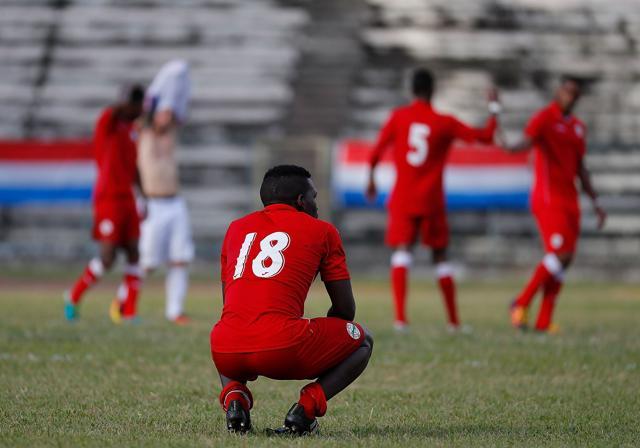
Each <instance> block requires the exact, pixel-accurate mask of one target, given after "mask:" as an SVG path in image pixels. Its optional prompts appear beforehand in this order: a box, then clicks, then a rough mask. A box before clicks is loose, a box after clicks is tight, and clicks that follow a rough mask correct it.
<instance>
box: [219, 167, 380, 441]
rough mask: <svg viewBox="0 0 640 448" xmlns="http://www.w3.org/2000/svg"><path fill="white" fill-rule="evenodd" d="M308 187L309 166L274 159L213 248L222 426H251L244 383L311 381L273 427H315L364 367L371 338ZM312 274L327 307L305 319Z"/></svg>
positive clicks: (338, 249) (337, 243) (335, 242)
mask: <svg viewBox="0 0 640 448" xmlns="http://www.w3.org/2000/svg"><path fill="white" fill-rule="evenodd" d="M316 195H317V192H316V189H315V187H314V184H313V182H312V180H311V175H310V174H309V172H308V171H307V170H305V169H304V168H301V167H297V166H292V165H282V166H277V167H274V168H272V169H270V170H269V171H267V173H266V174H265V176H264V180H263V182H262V186H261V188H260V198H261V200H262V203H263V204H264V209H262V210H260V211H257V212H254V213H252V214H250V215H247V216H245V217H244V218H241V219H239V220H237V221H234V222H232V223H231V225H230V226H229V229H228V230H227V234H226V236H225V239H224V242H223V246H222V255H221V265H222V266H221V280H222V288H223V303H224V306H223V310H222V317H221V319H220V321H219V322H218V323H217V324H216V325H215V326H214V327H213V330H212V331H211V353H212V357H213V361H214V363H215V366H216V368H217V370H218V372H219V374H220V379H221V381H222V391H221V393H220V404H221V405H222V408H223V409H224V410H225V412H226V418H227V428H228V429H229V430H230V431H241V432H244V431H247V430H249V429H250V428H251V420H250V416H249V411H250V409H251V407H252V406H253V398H252V395H251V392H250V391H249V389H248V387H247V381H253V380H255V379H257V378H258V376H265V377H268V378H272V379H276V380H302V379H310V380H311V379H315V381H313V382H311V383H309V384H307V385H306V386H304V387H303V388H302V390H301V391H300V398H299V400H298V401H297V403H294V405H293V406H292V407H291V409H290V410H289V412H288V413H287V415H286V417H285V420H284V426H283V427H282V428H281V429H279V430H277V432H279V433H289V434H294V435H303V434H308V433H311V432H313V431H314V430H315V429H316V428H317V426H318V422H317V417H321V416H323V415H324V414H325V412H326V410H327V400H329V399H331V398H332V397H334V396H335V395H336V394H338V393H339V392H340V391H342V390H343V389H344V388H345V387H347V386H348V385H349V384H351V383H352V382H353V381H354V380H355V379H356V378H358V376H360V374H361V373H362V372H363V371H364V369H365V367H366V366H367V363H368V362H369V358H370V356H371V351H372V348H373V339H372V337H371V335H370V334H369V333H368V331H367V330H366V329H364V327H362V326H361V325H360V324H357V323H355V322H353V318H354V316H355V311H356V309H355V301H354V298H353V293H352V290H351V281H350V279H349V271H348V270H347V264H346V259H345V253H344V249H343V247H342V242H341V240H340V236H339V234H338V231H337V230H336V229H335V227H333V226H332V225H331V224H329V223H327V222H324V221H321V220H319V219H317V216H318V210H317V205H316V199H315V198H316ZM318 273H320V275H321V278H322V281H323V282H324V284H325V288H326V290H327V293H328V294H329V298H330V299H331V307H330V308H329V311H328V313H327V317H319V318H315V319H306V318H303V314H304V302H305V300H306V296H307V293H308V291H309V287H310V286H311V283H312V282H313V280H314V279H315V277H316V275H317V274H318Z"/></svg>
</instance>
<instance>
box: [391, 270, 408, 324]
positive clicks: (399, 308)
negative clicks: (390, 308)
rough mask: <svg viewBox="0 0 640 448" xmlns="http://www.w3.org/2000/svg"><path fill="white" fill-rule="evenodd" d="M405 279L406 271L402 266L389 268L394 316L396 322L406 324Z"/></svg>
mask: <svg viewBox="0 0 640 448" xmlns="http://www.w3.org/2000/svg"><path fill="white" fill-rule="evenodd" d="M407 277H408V269H407V268H406V267H404V266H393V267H392V268H391V288H392V290H393V304H394V309H395V314H396V322H399V323H406V322H407V315H406V306H407Z"/></svg>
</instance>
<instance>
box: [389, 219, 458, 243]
mask: <svg viewBox="0 0 640 448" xmlns="http://www.w3.org/2000/svg"><path fill="white" fill-rule="evenodd" d="M418 234H420V241H421V243H422V244H424V245H425V246H429V247H431V248H433V249H443V248H445V247H447V246H448V245H449V224H448V223H447V214H446V212H444V211H443V212H441V213H437V214H433V215H428V216H416V215H409V214H406V213H402V212H397V211H391V210H390V211H389V221H388V224H387V234H386V236H385V242H386V244H387V245H388V246H391V247H396V246H400V245H405V244H407V245H410V244H413V243H414V242H415V241H416V238H417V237H418Z"/></svg>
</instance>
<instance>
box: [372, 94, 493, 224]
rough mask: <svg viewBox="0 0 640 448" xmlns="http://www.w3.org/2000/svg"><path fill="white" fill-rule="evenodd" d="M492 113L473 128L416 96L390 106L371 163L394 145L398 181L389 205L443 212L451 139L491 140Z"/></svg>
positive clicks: (411, 211)
mask: <svg viewBox="0 0 640 448" xmlns="http://www.w3.org/2000/svg"><path fill="white" fill-rule="evenodd" d="M495 129H496V119H495V118H494V117H491V118H490V119H489V120H488V121H487V124H486V126H485V127H484V128H471V127H469V126H467V125H465V124H463V123H461V122H460V121H458V120H457V119H456V118H454V117H452V116H449V115H442V114H440V113H438V112H437V111H435V110H434V109H433V108H432V107H431V104H429V103H427V102H425V101H422V100H415V101H413V102H412V103H410V104H408V105H406V106H404V107H400V108H398V109H396V110H394V111H393V113H392V114H391V117H390V118H389V120H388V121H387V123H386V124H385V125H384V127H383V128H382V130H381V131H380V135H379V136H378V140H377V142H376V144H375V146H374V150H373V154H372V156H371V161H370V163H371V166H372V167H374V166H375V165H376V164H377V163H378V161H379V160H380V158H381V156H382V154H383V152H384V151H385V150H386V149H387V148H388V147H389V146H392V147H393V151H394V152H393V155H394V162H395V166H396V183H395V186H394V188H393V191H392V193H391V197H390V199H389V210H391V211H392V212H393V211H396V210H397V211H400V212H403V213H406V214H410V215H418V216H426V215H431V214H437V213H441V212H444V210H445V199H444V188H443V174H444V166H445V163H446V160H447V155H448V152H449V148H450V147H451V143H452V142H453V141H454V140H455V139H461V140H465V141H480V142H485V143H491V142H492V141H493V133H494V131H495Z"/></svg>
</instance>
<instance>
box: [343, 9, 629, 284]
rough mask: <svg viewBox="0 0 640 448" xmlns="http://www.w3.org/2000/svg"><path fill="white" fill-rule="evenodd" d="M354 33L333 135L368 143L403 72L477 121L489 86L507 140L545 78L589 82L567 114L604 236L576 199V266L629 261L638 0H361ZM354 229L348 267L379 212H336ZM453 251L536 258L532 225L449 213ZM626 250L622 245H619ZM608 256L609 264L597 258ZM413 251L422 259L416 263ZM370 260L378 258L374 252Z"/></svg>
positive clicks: (366, 255) (400, 89)
mask: <svg viewBox="0 0 640 448" xmlns="http://www.w3.org/2000/svg"><path fill="white" fill-rule="evenodd" d="M367 4H368V5H369V8H370V15H369V18H368V25H367V26H366V27H364V28H363V30H362V32H361V40H362V44H363V47H364V52H365V54H366V58H365V60H364V64H363V65H364V66H363V67H362V70H361V71H360V72H359V76H358V79H357V80H356V82H355V83H354V84H355V86H356V87H355V88H354V89H353V90H352V96H351V100H352V108H351V110H352V112H351V115H350V121H349V124H348V126H347V128H346V130H345V131H344V132H343V134H344V135H348V136H351V137H353V136H356V137H359V138H363V139H365V140H372V139H373V138H375V135H376V133H377V131H378V129H379V127H380V125H381V123H383V122H384V120H385V119H386V117H387V116H388V114H389V111H390V109H391V108H393V107H395V106H396V105H398V104H401V103H402V102H404V101H406V100H407V98H408V97H407V95H406V90H407V78H408V73H409V71H410V70H411V69H412V68H414V67H416V66H419V65H424V66H427V67H430V68H432V69H433V70H434V71H435V73H436V75H437V78H438V87H437V93H436V97H435V104H436V106H437V107H439V108H440V109H441V110H444V111H448V112H451V113H454V114H456V115H457V116H459V117H460V118H462V119H464V120H466V121H467V122H470V123H476V124H478V123H481V122H482V121H483V120H484V118H485V117H486V106H485V98H486V91H487V89H488V87H489V86H490V85H491V84H492V83H496V84H497V85H498V87H499V88H500V91H501V99H502V101H503V105H504V107H505V112H504V113H503V115H502V118H501V122H502V125H503V127H504V128H505V136H506V138H507V139H508V140H510V141H513V140H514V139H516V138H517V137H518V135H519V134H520V133H521V129H522V127H523V125H524V124H525V123H526V121H527V120H528V118H529V117H530V115H531V114H532V112H533V111H535V110H536V109H537V108H539V107H541V106H543V105H544V104H545V103H546V102H547V101H549V99H550V97H551V92H552V89H553V81H554V80H556V79H557V77H558V76H559V75H560V74H563V73H571V74H575V75H578V76H581V77H583V78H584V79H585V80H586V81H588V85H589V89H588V92H587V94H586V95H585V96H584V98H583V99H582V100H581V103H580V105H579V109H578V114H579V115H580V116H581V117H582V118H583V119H584V121H585V122H586V124H587V126H588V129H589V143H590V149H589V152H590V154H589V157H588V161H587V163H588V165H589V166H590V168H591V169H592V170H593V172H594V181H595V184H596V185H597V186H598V188H599V190H600V191H601V193H602V195H603V197H602V202H603V204H604V205H605V207H606V208H607V209H608V210H609V212H610V219H609V222H608V225H607V228H606V229H605V231H604V232H602V233H598V232H596V231H595V220H594V217H593V216H592V215H591V211H590V210H589V207H588V204H584V207H583V209H584V210H585V216H584V220H583V224H584V225H583V227H584V234H585V235H584V239H583V243H582V244H581V249H580V250H581V251H582V252H588V253H587V254H586V256H584V257H579V263H581V267H582V268H583V270H584V271H589V272H597V271H598V270H599V269H601V268H602V267H603V265H605V264H606V265H608V267H610V268H613V270H615V269H620V270H623V271H624V270H627V271H630V270H628V269H626V268H627V267H628V266H630V265H634V260H635V258H636V253H637V252H635V253H634V252H633V250H627V249H628V248H637V247H638V245H639V244H640V238H639V237H638V236H639V235H640V217H638V216H637V210H638V209H639V206H640V201H639V200H638V197H639V195H640V188H639V185H638V181H637V179H638V176H637V173H638V168H639V167H638V165H637V160H638V154H639V153H638V144H639V143H640V125H639V124H640V108H639V107H638V95H639V94H638V88H639V87H638V85H637V81H636V80H637V79H638V75H640V65H639V64H638V63H637V60H638V58H637V55H638V48H637V40H638V38H640V9H638V8H637V2H633V1H629V0H613V1H610V2H596V1H594V2H585V1H564V2H554V1H547V0H521V1H516V2H495V1H472V0H446V1H444V0H443V1H438V0H436V1H426V0H398V1H393V2H387V1H384V0H367ZM342 220H343V225H344V226H345V229H347V230H345V232H344V233H345V234H347V235H353V236H354V238H353V241H352V242H351V246H352V250H351V253H352V256H354V257H357V258H358V260H357V261H355V263H356V264H361V263H363V264H364V265H366V260H367V259H371V258H372V254H371V250H370V249H367V248H366V246H367V245H368V244H370V243H368V242H370V241H371V240H372V239H373V240H378V241H382V232H383V228H384V223H385V218H384V216H383V214H382V213H381V212H372V211H352V212H348V213H345V214H343V215H342ZM451 223H452V227H453V232H454V234H456V235H459V236H463V237H462V238H458V239H457V240H456V241H455V242H454V245H453V252H454V258H456V259H458V260H464V262H465V263H466V264H469V265H472V266H481V265H483V263H487V262H488V261H490V264H491V265H500V266H503V267H505V266H518V265H520V264H524V265H527V264H531V259H536V258H537V257H538V255H537V252H536V251H538V250H539V249H538V248H537V237H536V236H535V235H536V232H535V224H534V222H533V220H532V219H531V218H530V217H529V216H528V215H526V214H524V213H504V212H498V213H495V212H494V213H487V214H483V213H454V214H452V216H451ZM622 247H625V249H621V248H622ZM611 253H616V254H619V257H616V258H615V259H612V258H611V257H610V256H605V255H607V254H611ZM422 257H424V259H423V261H427V258H426V257H425V256H424V255H422ZM379 258H381V259H384V258H386V253H385V252H384V251H379Z"/></svg>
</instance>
